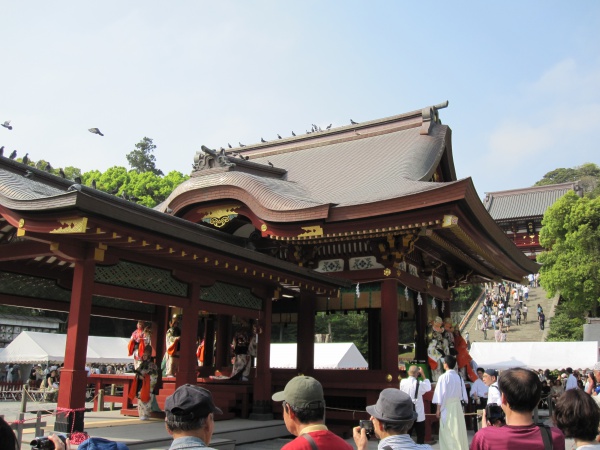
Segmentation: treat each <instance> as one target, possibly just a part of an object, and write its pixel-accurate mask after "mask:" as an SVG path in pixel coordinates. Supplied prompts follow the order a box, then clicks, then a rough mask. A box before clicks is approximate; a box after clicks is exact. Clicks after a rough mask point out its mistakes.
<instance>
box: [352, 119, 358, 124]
mask: <svg viewBox="0 0 600 450" xmlns="http://www.w3.org/2000/svg"><path fill="white" fill-rule="evenodd" d="M350 123H351V124H352V125H358V122H355V121H354V120H352V119H350Z"/></svg>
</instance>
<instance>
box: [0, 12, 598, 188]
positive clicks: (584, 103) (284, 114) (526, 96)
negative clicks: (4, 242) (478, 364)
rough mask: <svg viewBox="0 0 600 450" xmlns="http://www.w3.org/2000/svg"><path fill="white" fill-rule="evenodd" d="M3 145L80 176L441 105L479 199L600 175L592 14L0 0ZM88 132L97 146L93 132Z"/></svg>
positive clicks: (170, 162) (181, 163) (188, 159)
mask: <svg viewBox="0 0 600 450" xmlns="http://www.w3.org/2000/svg"><path fill="white" fill-rule="evenodd" d="M0 37H1V38H2V42H3V43H4V45H3V49H2V53H1V55H2V56H0V67H1V69H0V122H3V121H4V120H11V121H12V125H13V126H14V129H13V130H12V131H8V130H6V129H4V128H0V145H5V146H6V149H7V151H11V150H13V149H17V150H18V152H19V156H22V155H23V154H24V153H25V152H28V153H29V156H30V158H32V159H33V160H38V159H46V160H49V161H50V162H51V163H52V165H53V166H54V167H64V166H75V167H79V168H81V169H82V170H83V171H87V170H91V169H99V170H106V169H107V168H109V167H111V166H115V165H120V166H126V167H127V160H126V158H125V155H126V154H127V153H128V152H130V151H131V150H133V148H134V145H135V143H136V142H138V141H139V140H140V139H141V138H143V137H144V136H148V137H151V138H153V139H154V143H155V144H156V145H157V149H156V152H155V156H156V163H157V166H158V167H159V168H160V169H162V170H163V171H164V172H168V171H170V170H178V171H181V172H183V173H189V172H190V170H191V164H192V162H193V157H194V154H195V152H196V150H198V149H199V148H200V145H202V144H204V145H207V146H209V147H211V148H218V147H220V146H226V144H227V143H228V142H230V143H231V144H232V145H233V144H236V143H237V142H239V141H241V142H242V143H246V144H249V143H255V142H259V141H260V138H261V137H264V138H265V139H267V140H270V139H274V138H276V134H277V133H279V134H281V135H282V136H289V135H290V134H291V131H292V130H294V131H295V132H296V133H302V132H304V131H305V130H308V129H310V125H311V124H312V123H316V124H318V125H320V126H322V127H325V126H327V125H329V124H330V123H333V125H334V126H340V125H346V124H348V123H349V120H350V118H352V119H354V120H355V121H366V120H373V119H378V118H382V117H387V116H391V115H395V114H401V113H404V112H408V111H412V110H416V109H421V108H423V107H425V106H429V105H433V104H438V103H441V102H443V101H445V100H449V101H450V106H449V107H448V108H447V109H445V110H442V111H441V114H440V115H441V119H442V121H443V122H444V123H446V124H448V125H450V127H451V128H452V131H453V151H454V160H455V165H456V171H457V175H458V177H459V178H464V177H468V176H470V177H472V178H473V180H474V183H475V187H476V188H477V191H478V193H479V195H480V196H481V197H483V194H484V192H491V191H498V190H504V189H514V188H519V187H524V186H530V185H532V184H533V183H534V182H536V181H537V180H539V179H540V178H541V177H542V176H543V175H544V174H545V173H546V172H548V171H550V170H553V169H555V168H557V167H574V166H577V165H580V164H583V163H586V162H594V163H596V164H600V158H599V157H598V154H599V152H598V150H597V149H596V150H593V149H594V148H596V147H597V144H596V141H597V139H595V138H596V134H597V132H596V130H597V129H598V124H599V123H600V51H599V50H600V2H597V1H591V0H587V1H585V0H582V1H576V2H567V1H562V2H557V1H526V2H523V1H518V2H517V1H502V2H482V1H454V2H448V1H431V2H408V1H385V2H384V1H369V2H366V1H363V2H358V1H334V0H332V1H323V2H317V1H302V2H292V1H287V2H285V1H241V0H240V1H218V2H208V1H194V2H192V1H179V2H157V1H128V2H122V1H119V2H117V1H111V0H106V1H103V2H101V3H95V4H91V3H88V2H80V1H63V2H58V3H53V2H43V1H39V0H33V1H31V2H10V3H7V2H5V3H4V4H3V7H2V13H1V14H0ZM90 127H98V128H100V130H101V131H102V132H103V133H104V134H105V136H104V137H100V136H97V135H93V134H91V133H89V132H88V131H87V129H88V128H90Z"/></svg>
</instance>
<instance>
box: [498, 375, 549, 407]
mask: <svg viewBox="0 0 600 450" xmlns="http://www.w3.org/2000/svg"><path fill="white" fill-rule="evenodd" d="M498 388H499V389H500V393H501V394H502V397H503V404H504V403H506V404H507V405H508V407H509V408H510V409H511V411H514V412H519V413H526V412H531V411H533V410H534V409H535V407H536V406H537V404H538V403H539V401H540V397H541V395H542V382H541V381H540V378H539V377H538V376H537V375H536V373H535V372H533V371H531V370H529V369H523V368H515V369H508V370H505V371H503V372H502V376H501V377H500V380H499V381H498Z"/></svg>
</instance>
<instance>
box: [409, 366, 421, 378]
mask: <svg viewBox="0 0 600 450" xmlns="http://www.w3.org/2000/svg"><path fill="white" fill-rule="evenodd" d="M408 374H409V375H410V376H411V377H415V378H417V376H418V375H419V366H410V367H409V368H408Z"/></svg>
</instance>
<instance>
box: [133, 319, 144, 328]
mask: <svg viewBox="0 0 600 450" xmlns="http://www.w3.org/2000/svg"><path fill="white" fill-rule="evenodd" d="M144 325H146V324H145V323H144V321H143V320H138V323H137V329H138V330H143V329H144ZM130 329H131V328H130Z"/></svg>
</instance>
